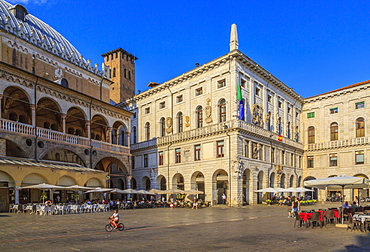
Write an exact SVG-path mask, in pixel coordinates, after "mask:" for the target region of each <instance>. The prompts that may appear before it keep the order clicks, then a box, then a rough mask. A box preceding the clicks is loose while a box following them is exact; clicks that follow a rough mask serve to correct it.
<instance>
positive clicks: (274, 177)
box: [269, 172, 276, 188]
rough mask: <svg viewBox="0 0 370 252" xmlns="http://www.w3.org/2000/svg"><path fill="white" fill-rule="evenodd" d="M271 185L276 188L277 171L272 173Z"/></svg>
mask: <svg viewBox="0 0 370 252" xmlns="http://www.w3.org/2000/svg"><path fill="white" fill-rule="evenodd" d="M269 181H270V182H269V187H272V188H274V187H275V184H276V174H275V172H272V173H271V174H270V178H269Z"/></svg>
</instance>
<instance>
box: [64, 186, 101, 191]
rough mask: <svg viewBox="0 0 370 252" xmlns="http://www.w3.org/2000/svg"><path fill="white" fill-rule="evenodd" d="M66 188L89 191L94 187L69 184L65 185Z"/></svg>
mask: <svg viewBox="0 0 370 252" xmlns="http://www.w3.org/2000/svg"><path fill="white" fill-rule="evenodd" d="M65 189H66V190H72V191H88V190H93V189H94V188H93V187H86V186H79V185H73V186H67V187H65Z"/></svg>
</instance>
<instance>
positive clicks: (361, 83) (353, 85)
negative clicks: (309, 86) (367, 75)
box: [305, 80, 370, 99]
mask: <svg viewBox="0 0 370 252" xmlns="http://www.w3.org/2000/svg"><path fill="white" fill-rule="evenodd" d="M369 83H370V80H367V81H363V82H359V83H355V84H352V85H349V86H346V87H342V88H338V89H335V90H332V91H329V92H326V93H323V94H318V95H314V96H311V97H307V98H305V99H310V98H314V97H317V96H321V95H326V94H330V93H334V92H337V91H341V90H344V89H347V88H352V87H357V86H361V85H365V84H369Z"/></svg>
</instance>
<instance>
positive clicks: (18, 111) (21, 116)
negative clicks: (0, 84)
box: [1, 86, 32, 124]
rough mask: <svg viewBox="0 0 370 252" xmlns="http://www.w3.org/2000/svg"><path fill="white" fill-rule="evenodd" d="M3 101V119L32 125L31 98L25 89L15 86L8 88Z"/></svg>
mask: <svg viewBox="0 0 370 252" xmlns="http://www.w3.org/2000/svg"><path fill="white" fill-rule="evenodd" d="M1 101H2V106H1V107H2V110H3V111H2V113H1V117H2V118H4V119H8V120H12V121H19V122H21V123H25V124H32V113H31V105H30V97H29V94H28V93H27V92H25V91H24V90H23V89H21V88H19V87H15V86H10V87H7V88H6V89H5V90H4V93H3V99H2V100H1Z"/></svg>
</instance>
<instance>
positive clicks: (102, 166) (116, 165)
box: [93, 157, 129, 176]
mask: <svg viewBox="0 0 370 252" xmlns="http://www.w3.org/2000/svg"><path fill="white" fill-rule="evenodd" d="M93 167H94V169H97V170H101V171H105V172H110V173H122V172H123V174H124V175H125V176H127V175H128V174H129V169H128V168H127V167H126V165H125V164H124V163H123V162H122V161H121V160H119V159H117V158H114V157H104V158H102V159H100V160H99V161H98V162H96V164H95V166H93Z"/></svg>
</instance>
